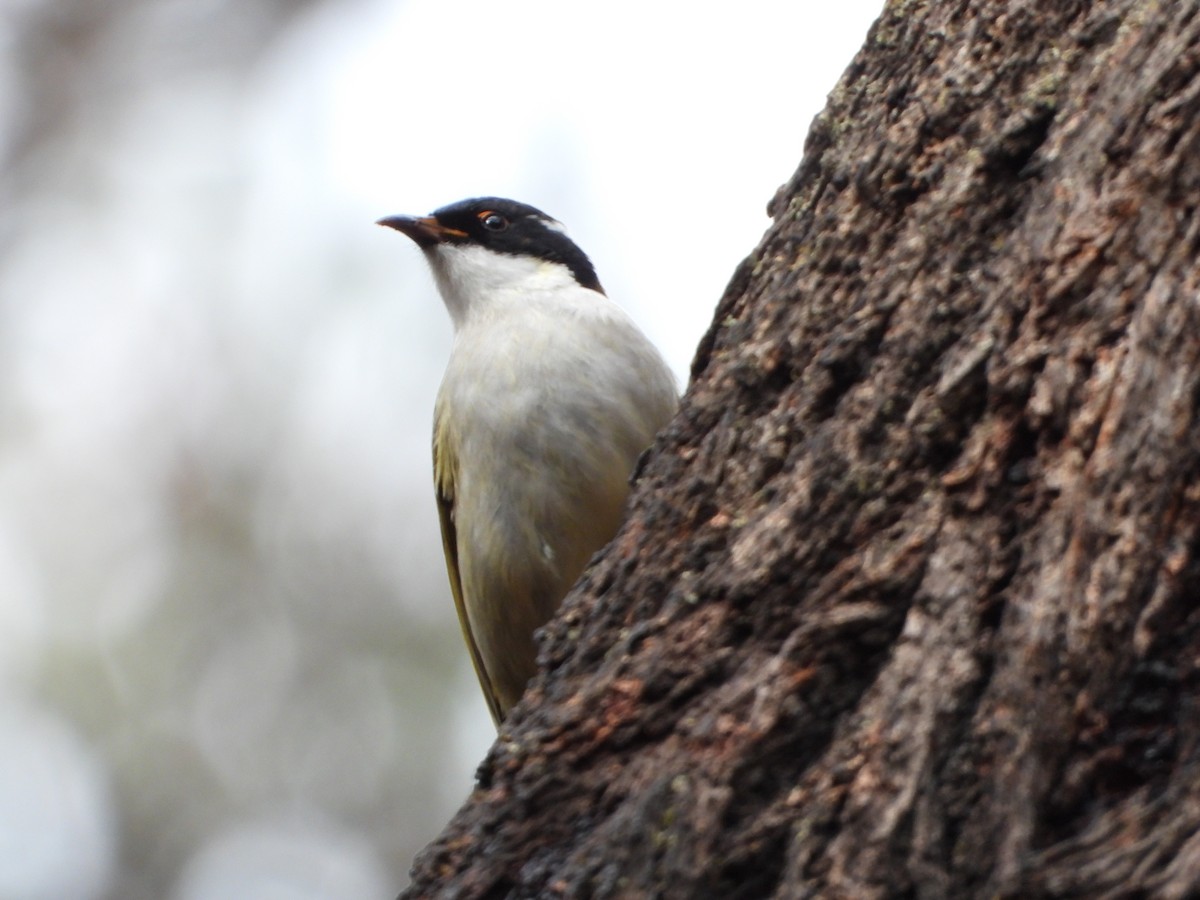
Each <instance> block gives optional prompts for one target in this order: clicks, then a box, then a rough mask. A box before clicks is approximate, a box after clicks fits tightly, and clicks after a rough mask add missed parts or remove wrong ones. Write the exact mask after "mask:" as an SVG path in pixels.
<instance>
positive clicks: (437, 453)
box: [433, 416, 504, 726]
mask: <svg viewBox="0 0 1200 900" xmlns="http://www.w3.org/2000/svg"><path fill="white" fill-rule="evenodd" d="M450 443H451V442H450V441H447V440H446V434H445V432H444V430H443V428H442V423H441V421H440V416H439V417H437V420H436V421H435V422H434V429H433V480H434V488H435V492H436V494H437V506H438V518H439V519H441V523H442V550H443V551H444V552H445V554H446V572H447V573H448V574H449V576H450V592H451V593H452V594H453V595H454V608H455V609H456V610H458V624H459V625H460V626H461V627H462V634H463V640H464V641H465V642H466V645H467V652H469V653H470V654H471V662H472V663H473V664H474V666H475V674H476V675H477V676H478V677H479V686H480V687H481V688H482V689H483V697H484V699H485V700H486V701H487V705H488V710H489V712H491V714H492V720H493V721H494V722H495V723H496V725H497V726H499V724H500V720H501V719H502V718H503V717H504V714H503V711H502V710H501V709H500V699H499V697H498V696H497V695H496V689H495V688H494V687H493V686H492V679H491V678H490V677H489V675H488V672H487V669H486V668H484V665H483V656H482V655H481V654H480V652H479V647H478V645H476V643H475V638H474V637H473V636H472V634H471V623H470V620H468V618H467V605H466V602H465V600H464V599H463V586H462V574H461V573H460V571H459V568H458V529H457V528H456V527H455V523H454V476H455V473H456V471H457V469H458V460H457V459H456V456H455V454H454V453H453V451H452V450H451V449H450V448H449V447H448V446H447V445H448V444H450Z"/></svg>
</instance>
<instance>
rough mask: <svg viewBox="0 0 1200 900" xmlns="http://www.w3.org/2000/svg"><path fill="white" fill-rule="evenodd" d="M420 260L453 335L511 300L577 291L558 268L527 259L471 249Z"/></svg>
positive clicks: (435, 252)
mask: <svg viewBox="0 0 1200 900" xmlns="http://www.w3.org/2000/svg"><path fill="white" fill-rule="evenodd" d="M425 255H426V257H427V258H428V259H429V267H430V268H431V269H432V270H433V277H434V280H435V281H437V286H438V291H439V292H440V293H441V295H442V300H443V301H444V302H445V304H446V309H448V310H449V311H450V318H451V319H452V320H453V322H454V330H455V331H458V330H459V329H460V328H462V326H463V325H464V324H465V323H466V322H467V320H468V319H470V318H472V317H473V316H477V315H480V314H486V313H488V312H496V311H498V308H502V307H503V306H505V305H507V304H508V303H510V302H512V301H514V300H515V301H519V302H520V301H524V302H528V301H529V300H530V299H531V298H530V295H533V294H542V295H545V294H547V293H549V292H553V291H562V290H564V289H569V290H581V288H580V286H579V283H578V282H577V281H576V280H575V276H574V275H572V274H571V270H570V269H568V268H567V267H566V266H564V265H563V264H562V263H553V262H547V261H546V260H544V259H536V258H534V257H532V256H513V255H511V254H508V253H495V252H493V251H491V250H488V249H486V248H484V247H480V246H477V245H473V244H467V245H455V244H438V245H436V246H434V247H431V248H429V249H428V250H426V251H425Z"/></svg>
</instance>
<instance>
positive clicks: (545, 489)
mask: <svg viewBox="0 0 1200 900" xmlns="http://www.w3.org/2000/svg"><path fill="white" fill-rule="evenodd" d="M377 224H379V225H383V226H386V227H388V228H393V229H395V230H396V231H399V232H400V233H402V234H404V235H406V236H408V237H409V238H411V239H412V240H413V242H414V243H416V245H417V246H418V247H419V248H420V249H421V251H422V252H423V253H424V256H425V259H426V261H427V262H428V264H429V268H430V270H431V271H432V273H433V278H434V282H435V283H436V285H437V288H438V292H439V293H440V294H441V297H442V301H443V302H444V304H445V306H446V309H447V311H448V312H449V314H450V319H451V322H452V324H453V327H454V341H453V346H452V349H451V352H450V357H449V360H448V362H447V365H446V371H445V374H444V376H443V378H442V382H441V386H440V387H439V389H438V393H437V398H436V401H435V404H434V425H433V473H434V487H435V493H436V497H437V506H438V512H439V518H440V521H441V531H442V546H443V549H444V551H445V557H446V569H447V573H448V575H449V580H450V590H451V593H452V594H453V596H454V604H455V607H456V609H457V612H458V619H459V623H460V625H461V626H462V633H463V638H464V640H465V642H466V645H467V650H468V652H469V654H470V657H471V661H472V663H473V664H474V667H475V673H476V675H477V676H478V678H479V684H480V687H481V688H482V690H483V694H484V698H485V700H486V702H487V706H488V710H489V711H490V712H491V715H492V720H493V722H494V723H495V725H496V727H497V728H499V726H500V724H501V723H502V722H503V720H504V718H505V716H506V715H507V713H508V711H509V710H510V709H511V708H512V706H513V705H515V704H516V702H517V701H518V700H519V699H520V697H521V695H522V693H523V692H524V690H525V686H526V684H527V683H528V681H529V680H530V678H532V677H533V675H534V674H535V673H536V671H537V660H536V657H537V653H536V647H535V643H534V631H535V630H536V629H538V628H540V627H541V626H542V625H544V624H545V623H546V622H547V621H548V620H549V619H550V618H551V616H552V615H553V614H554V612H555V610H556V609H557V608H558V606H559V605H560V603H561V601H562V599H563V597H564V596H565V595H566V593H567V591H568V590H569V589H570V588H571V586H572V585H573V584H574V583H575V581H576V580H578V578H579V576H580V575H581V574H582V572H583V570H584V568H585V567H586V566H587V564H588V561H589V560H590V559H591V557H592V556H593V554H595V553H596V552H597V551H598V550H600V549H601V548H602V547H604V546H605V545H606V544H607V543H608V542H609V541H610V540H611V539H612V538H613V536H614V535H615V534H616V532H617V529H618V528H619V527H620V524H621V521H622V518H623V515H624V507H625V502H626V499H627V496H628V493H629V489H630V478H631V476H632V473H633V471H634V469H635V466H636V465H637V463H638V460H639V458H640V456H641V455H642V453H643V452H644V451H646V450H647V448H649V447H650V446H651V444H652V443H653V441H654V438H655V435H656V434H657V432H658V431H659V430H661V429H662V428H663V427H664V426H665V425H666V424H667V422H668V421H669V420H670V419H671V417H672V416H673V415H674V413H675V410H676V407H677V405H678V402H679V392H678V387H677V383H676V380H675V377H674V375H673V373H672V372H671V369H670V367H669V366H668V365H667V363H666V362H665V360H664V359H663V357H662V355H661V354H660V353H659V351H658V350H657V349H656V348H655V346H654V345H653V343H651V341H650V340H649V338H647V337H646V336H645V335H644V334H643V333H642V331H641V330H640V329H639V328H638V327H637V325H635V324H634V321H633V319H632V318H630V316H629V315H628V314H627V313H626V312H625V311H624V310H623V309H622V308H621V307H620V306H618V305H617V304H616V303H615V302H613V301H612V300H610V299H609V298H608V296H607V295H606V294H605V292H604V289H603V287H601V285H600V280H599V278H598V277H597V275H596V270H595V268H594V267H593V265H592V263H591V260H589V259H588V257H587V255H586V254H585V253H584V252H583V251H582V250H581V249H580V248H579V247H578V246H577V245H576V244H575V243H574V242H573V241H572V240H571V238H570V237H568V236H567V233H566V230H565V228H564V227H563V225H562V224H560V223H559V222H558V221H557V220H555V219H553V218H551V217H550V216H548V215H547V214H545V213H544V212H542V211H541V210H539V209H536V208H535V207H533V206H529V205H528V204H525V203H520V202H518V201H515V200H507V199H504V198H500V197H476V198H471V199H467V200H462V201H459V202H457V203H452V204H449V205H448V206H443V207H441V208H440V209H437V210H435V211H434V212H433V213H432V214H431V215H428V216H408V215H396V216H387V217H385V218H382V219H379V220H378V223H377Z"/></svg>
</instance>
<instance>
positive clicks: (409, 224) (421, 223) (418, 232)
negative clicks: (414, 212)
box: [375, 216, 467, 248]
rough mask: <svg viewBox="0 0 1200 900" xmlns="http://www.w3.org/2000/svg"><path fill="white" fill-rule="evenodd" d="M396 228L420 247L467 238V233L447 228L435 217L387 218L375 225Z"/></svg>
mask: <svg viewBox="0 0 1200 900" xmlns="http://www.w3.org/2000/svg"><path fill="white" fill-rule="evenodd" d="M375 224H376V225H386V226H387V227H388V228H395V229H396V230H397V231H399V232H400V233H401V234H406V235H408V236H409V237H410V238H412V239H413V241H415V242H416V244H417V246H418V247H421V248H425V247H432V246H434V245H436V244H442V243H445V242H446V241H449V240H453V239H455V238H465V237H466V236H467V233H466V232H465V231H459V230H458V229H457V228H447V227H446V226H445V225H442V224H441V223H440V222H438V220H437V219H435V218H434V217H433V216H385V217H384V218H382V219H380V220H379V221H378V222H376V223H375Z"/></svg>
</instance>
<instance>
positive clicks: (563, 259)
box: [378, 197, 604, 293]
mask: <svg viewBox="0 0 1200 900" xmlns="http://www.w3.org/2000/svg"><path fill="white" fill-rule="evenodd" d="M378 224H380V225H386V226H387V227H388V228H394V229H396V230H397V231H400V232H402V233H404V234H406V235H408V236H409V237H410V238H412V239H413V241H415V242H416V244H417V246H419V247H421V248H422V249H429V248H430V247H435V246H437V245H438V244H477V245H479V246H481V247H486V248H487V249H489V250H492V251H493V252H496V253H507V254H510V255H512V256H532V257H535V258H537V259H544V260H546V261H548V262H555V263H560V264H562V265H564V266H566V267H567V268H568V269H569V270H570V271H571V274H572V275H574V276H575V280H576V281H577V282H579V284H580V285H582V286H583V287H585V288H590V289H591V290H593V291H599V292H600V293H604V289H603V288H602V287H601V286H600V279H599V278H597V277H596V270H595V268H593V267H592V262H591V260H589V259H588V258H587V254H586V253H584V252H583V251H582V250H580V249H579V247H577V246H576V245H575V242H574V241H572V240H571V239H570V238H569V237H567V235H566V232H564V231H563V227H562V225H560V224H559V223H558V222H556V221H555V220H554V219H552V218H550V216H548V215H546V214H545V213H544V212H542V211H541V210H540V209H537V208H535V207H533V206H530V205H529V204H527V203H518V202H517V201H516V200H505V199H503V198H502V197H474V198H472V199H470V200H460V201H459V202H458V203H451V204H450V205H449V206H443V207H442V208H441V209H439V210H436V211H435V212H434V213H433V215H432V216H424V217H415V216H388V217H387V218H383V219H380V220H379V222H378Z"/></svg>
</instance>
